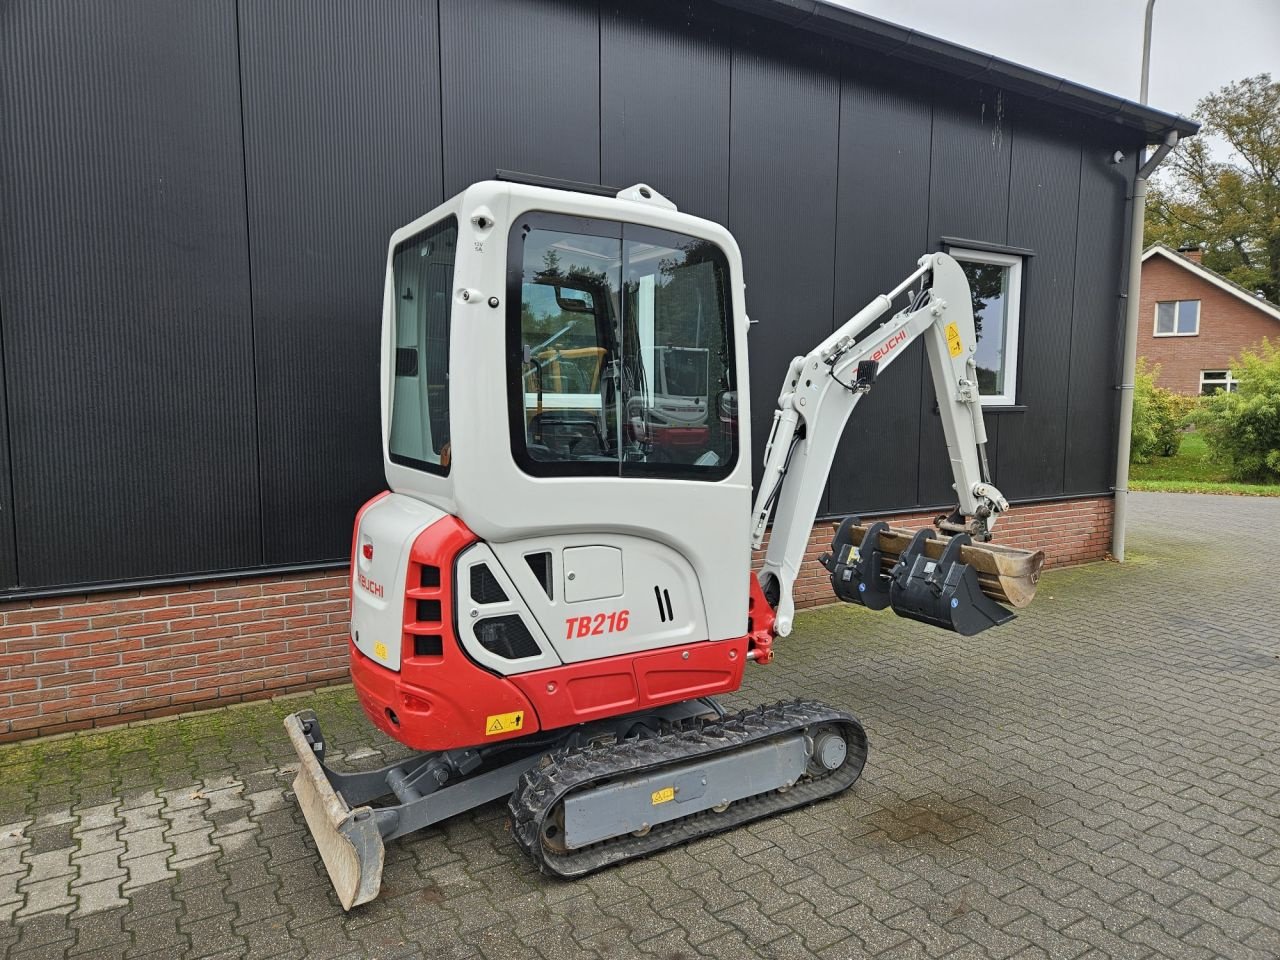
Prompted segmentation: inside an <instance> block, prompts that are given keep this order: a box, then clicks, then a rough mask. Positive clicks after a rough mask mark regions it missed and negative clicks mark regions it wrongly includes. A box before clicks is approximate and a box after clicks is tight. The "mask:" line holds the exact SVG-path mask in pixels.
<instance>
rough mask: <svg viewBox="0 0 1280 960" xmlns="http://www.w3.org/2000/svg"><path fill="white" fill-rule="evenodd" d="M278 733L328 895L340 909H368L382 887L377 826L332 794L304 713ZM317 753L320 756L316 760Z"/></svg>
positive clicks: (311, 721) (364, 811)
mask: <svg viewBox="0 0 1280 960" xmlns="http://www.w3.org/2000/svg"><path fill="white" fill-rule="evenodd" d="M284 728H285V730H286V731H287V732H288V734H289V740H290V741H291V742H292V743H293V749H294V751H295V752H296V753H297V754H298V775H297V776H296V777H294V778H293V792H294V795H295V796H296V798H297V801H298V806H299V807H301V808H302V814H303V816H304V817H306V819H307V827H308V829H309V830H310V831H311V837H312V839H313V840H315V843H316V848H317V849H318V850H319V851H320V857H321V859H322V860H324V866H325V869H326V870H328V871H329V879H330V880H331V881H332V882H333V889H334V891H335V892H336V893H337V894H338V899H339V900H340V901H342V909H344V910H350V909H351V908H352V907H354V906H358V905H359V904H362V903H368V902H369V901H370V900H372V899H373V898H374V897H376V896H377V895H378V890H379V889H380V888H381V887H382V863H383V856H384V850H383V844H382V836H381V834H380V833H379V831H378V825H377V822H376V821H375V819H374V817H373V813H372V811H371V810H370V808H369V807H357V808H355V809H354V810H353V809H351V807H350V806H348V804H347V801H346V800H344V799H343V797H342V794H341V793H339V792H338V791H337V790H335V789H334V787H333V784H332V783H330V782H329V777H328V776H327V775H326V774H325V769H324V767H323V766H322V765H321V762H320V761H321V757H322V756H323V749H324V747H323V740H316V739H313V738H312V735H311V734H312V730H313V729H314V730H318V729H319V727H318V725H317V724H316V716H315V714H314V713H312V712H311V711H310V710H303V711H300V712H298V713H294V714H290V715H289V716H288V717H286V718H285V721H284ZM317 753H320V755H321V756H319V757H318V756H317Z"/></svg>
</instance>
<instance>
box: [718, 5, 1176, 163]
mask: <svg viewBox="0 0 1280 960" xmlns="http://www.w3.org/2000/svg"><path fill="white" fill-rule="evenodd" d="M714 2H715V4H716V5H717V6H720V7H728V8H731V9H733V10H737V11H740V12H743V13H748V14H751V15H753V16H755V17H760V18H763V19H765V20H769V21H772V22H774V23H782V24H785V25H787V26H788V27H792V28H794V29H797V30H802V31H805V32H807V33H810V34H816V35H818V36H821V37H823V38H825V39H826V40H828V41H835V42H837V43H843V44H852V45H854V46H856V47H859V48H862V49H864V50H873V51H875V52H876V53H879V54H880V55H882V56H885V57H889V58H892V59H895V60H902V61H905V62H907V63H917V64H921V65H923V66H926V67H929V68H931V69H933V70H937V71H939V72H941V73H943V74H946V75H948V76H951V77H958V78H960V79H963V80H971V81H975V82H983V83H990V84H992V85H993V86H997V87H1000V88H1001V89H1003V90H1006V91H1008V92H1010V93H1016V94H1019V95H1021V96H1023V97H1025V98H1027V99H1028V100H1030V101H1033V102H1034V101H1044V102H1046V103H1052V104H1056V105H1057V106H1059V107H1061V108H1063V109H1067V110H1072V111H1075V112H1077V113H1080V114H1083V115H1085V116H1089V117H1093V118H1095V119H1098V120H1103V121H1109V122H1112V123H1118V124H1120V125H1122V126H1125V127H1128V128H1130V129H1134V130H1140V131H1142V132H1143V133H1144V134H1145V135H1146V136H1148V137H1150V138H1151V140H1150V141H1148V142H1153V141H1155V140H1157V139H1159V138H1160V137H1163V136H1164V135H1165V132H1166V131H1169V130H1172V131H1175V132H1177V133H1178V135H1179V136H1183V137H1189V136H1192V135H1193V134H1195V132H1196V131H1197V130H1198V129H1199V127H1200V125H1199V124H1198V123H1196V121H1194V120H1190V119H1188V118H1186V117H1182V116H1178V115H1177V114H1171V113H1166V112H1164V111H1162V110H1157V109H1155V108H1153V107H1150V106H1148V105H1147V104H1145V103H1136V102H1134V101H1132V100H1126V99H1125V98H1124V97H1118V96H1116V95H1114V94H1110V93H1104V92H1103V91H1101V90H1095V89H1093V88H1092V87H1087V86H1085V85H1084V84H1081V83H1076V82H1074V81H1072V80H1068V79H1066V78H1064V77H1059V76H1055V75H1053V74H1050V73H1045V72H1044V71H1041V70H1035V69H1032V68H1031V67H1026V66H1023V65H1022V64H1019V63H1014V62H1013V61H1011V60H1005V59H1004V58H1002V57H997V56H993V55H992V54H989V53H982V52H981V51H978V50H974V49H972V48H970V47H966V46H964V45H962V44H959V43H952V42H951V41H949V40H942V39H940V38H938V37H934V36H931V35H929V34H927V33H922V32H920V31H919V30H913V29H911V28H909V27H903V26H899V25H898V24H896V23H890V22H889V21H887V20H881V19H879V18H878V17H872V16H870V15H868V14H865V13H860V12H858V11H856V10H851V9H849V8H848V7H840V6H835V5H834V4H832V3H830V2H828V0H714Z"/></svg>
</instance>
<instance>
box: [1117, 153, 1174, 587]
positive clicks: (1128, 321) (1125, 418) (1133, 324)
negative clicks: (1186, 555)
mask: <svg viewBox="0 0 1280 960" xmlns="http://www.w3.org/2000/svg"><path fill="white" fill-rule="evenodd" d="M1177 145H1178V133H1177V131H1176V130H1170V131H1169V132H1168V133H1167V134H1165V138H1164V142H1163V143H1162V144H1160V146H1159V147H1157V148H1156V152H1155V153H1153V154H1152V155H1151V157H1150V158H1149V159H1148V160H1147V162H1146V163H1144V164H1143V165H1142V167H1141V168H1140V169H1139V170H1138V176H1137V177H1136V178H1135V179H1134V181H1133V207H1132V210H1131V211H1130V214H1131V219H1130V223H1129V291H1128V293H1126V294H1125V296H1126V297H1127V300H1126V302H1125V314H1124V360H1123V365H1122V372H1121V375H1120V388H1119V389H1120V437H1119V443H1118V444H1116V485H1115V493H1116V501H1115V513H1114V515H1113V517H1112V521H1111V556H1112V557H1114V558H1115V559H1116V560H1118V561H1120V562H1122V563H1123V562H1124V525H1125V518H1126V516H1127V514H1128V506H1129V504H1128V499H1129V449H1130V445H1131V442H1132V439H1133V380H1134V371H1135V370H1136V369H1137V366H1138V320H1139V318H1138V310H1139V304H1138V300H1139V299H1140V298H1141V295H1142V233H1143V228H1144V227H1145V226H1146V219H1147V180H1148V178H1150V176H1151V174H1152V173H1154V172H1155V169H1156V167H1158V166H1160V161H1162V160H1163V159H1164V158H1165V157H1166V156H1168V154H1169V151H1170V150H1172V149H1173V148H1174V147H1176V146H1177Z"/></svg>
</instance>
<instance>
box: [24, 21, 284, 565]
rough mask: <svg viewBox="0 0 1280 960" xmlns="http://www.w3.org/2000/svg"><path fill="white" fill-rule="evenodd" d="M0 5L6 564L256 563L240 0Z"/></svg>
mask: <svg viewBox="0 0 1280 960" xmlns="http://www.w3.org/2000/svg"><path fill="white" fill-rule="evenodd" d="M0 9H2V10H3V25H2V27H0V70H2V71H3V76H4V80H3V89H4V97H5V108H4V111H3V119H0V123H3V124H4V131H3V133H2V134H0V150H3V151H4V162H3V167H2V168H0V170H2V173H0V177H2V179H0V197H2V200H0V203H2V204H3V211H4V212H3V216H0V271H2V277H3V279H2V281H0V283H2V287H0V322H3V325H4V350H5V357H4V360H5V387H6V397H7V402H8V411H7V413H8V423H9V448H10V457H11V461H12V467H13V498H14V504H13V508H14V517H15V521H16V528H17V560H18V573H19V581H20V584H21V585H22V586H41V585H45V584H58V583H75V582H77V581H94V580H106V579H115V578H135V577H150V576H163V575H166V574H170V573H175V572H179V571H181V572H188V571H192V572H197V571H203V570H220V569H233V568H237V567H244V566H252V565H254V564H256V563H258V562H259V561H260V558H261V546H260V544H261V532H260V527H259V510H258V459H257V443H256V439H255V426H254V399H253V392H254V386H253V344H252V335H251V329H250V319H249V258H248V251H247V250H246V247H245V220H244V216H245V207H244V176H243V172H242V163H243V151H242V149H241V141H240V93H239V84H238V79H237V70H236V9H235V4H234V2H233V0H212V2H208V3H201V4H196V5H179V4H174V3H171V2H168V0H130V2H128V3H119V4H114V3H113V4H101V3H95V2H92V0H54V2H48V3H9V4H5V5H4V6H3V8H0Z"/></svg>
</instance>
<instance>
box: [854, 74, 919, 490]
mask: <svg viewBox="0 0 1280 960" xmlns="http://www.w3.org/2000/svg"><path fill="white" fill-rule="evenodd" d="M868 61H869V62H868ZM927 84H928V78H927V77H925V78H919V77H912V76H911V75H910V74H907V73H904V72H903V71H902V70H901V68H900V66H897V65H895V64H892V63H888V62H885V61H883V60H882V59H881V58H871V57H868V58H865V60H864V61H861V62H859V64H858V65H857V70H856V72H855V71H854V70H852V69H847V70H846V72H845V75H844V78H843V80H842V83H841V93H840V175H839V184H840V186H839V191H838V196H837V206H836V213H837V217H836V248H835V256H834V258H833V263H834V268H835V315H834V317H833V318H832V324H831V329H835V327H836V325H838V324H840V323H843V322H844V321H845V320H846V319H848V318H849V317H851V316H853V314H854V313H856V312H857V311H858V310H861V309H862V307H863V306H864V305H866V304H867V303H868V302H869V301H870V300H872V299H874V298H875V297H876V296H877V295H879V294H881V293H884V292H885V290H886V288H887V287H889V286H891V285H893V284H895V283H897V280H895V279H891V278H895V277H896V278H898V279H901V278H902V277H903V276H905V275H906V274H907V273H909V272H910V271H911V270H912V269H914V265H915V261H916V260H917V259H919V257H920V256H921V255H922V254H923V253H925V252H926V251H927V250H931V249H933V244H934V241H933V240H932V239H931V238H930V235H929V190H928V188H927V186H926V184H928V182H929V141H930V138H931V136H932V123H931V121H932V111H931V109H930V102H931V95H930V93H931V91H930V88H929V86H928V85H927ZM886 319H887V318H886ZM927 376H928V372H927V370H926V368H925V364H924V347H923V344H921V343H915V344H912V345H911V346H910V347H909V348H908V349H907V350H906V351H905V352H904V353H903V355H902V356H900V357H898V358H897V359H895V360H894V361H893V364H892V366H891V367H889V369H888V370H887V371H886V372H885V374H884V376H881V377H879V378H878V379H877V380H876V385H875V388H874V389H873V390H872V391H871V393H869V394H868V395H867V396H866V397H864V398H863V399H862V400H861V401H859V403H858V409H857V413H856V415H855V416H853V417H852V418H850V420H849V425H848V426H847V427H846V428H845V433H844V438H843V440H842V441H841V447H840V449H841V453H842V455H841V456H839V457H837V459H836V462H835V464H834V465H833V467H832V471H831V491H830V497H831V499H830V504H829V509H830V511H831V512H832V513H835V514H840V513H855V512H857V511H862V510H888V509H891V508H894V507H898V506H901V505H902V501H903V492H904V490H905V491H908V499H910V498H911V494H914V492H915V483H916V470H917V464H918V463H919V459H920V380H921V378H922V377H927Z"/></svg>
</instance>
